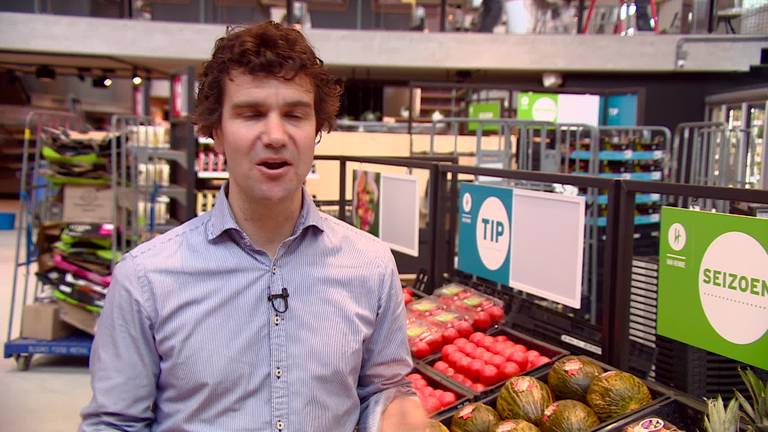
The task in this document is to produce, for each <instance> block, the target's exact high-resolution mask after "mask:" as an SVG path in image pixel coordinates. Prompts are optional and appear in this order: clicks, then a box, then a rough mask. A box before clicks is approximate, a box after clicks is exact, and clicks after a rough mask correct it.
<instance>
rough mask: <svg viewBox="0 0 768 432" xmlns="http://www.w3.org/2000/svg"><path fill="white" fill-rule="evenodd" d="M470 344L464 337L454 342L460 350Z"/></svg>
mask: <svg viewBox="0 0 768 432" xmlns="http://www.w3.org/2000/svg"><path fill="white" fill-rule="evenodd" d="M468 343H469V341H468V340H466V339H464V338H463V337H460V338H458V339H456V340H455V341H453V344H454V345H456V346H457V347H459V348H461V347H463V346H464V345H466V344H468Z"/></svg>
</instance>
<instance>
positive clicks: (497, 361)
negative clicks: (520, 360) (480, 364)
mask: <svg viewBox="0 0 768 432" xmlns="http://www.w3.org/2000/svg"><path fill="white" fill-rule="evenodd" d="M506 362H507V359H506V358H504V357H502V356H500V355H498V354H493V355H492V356H491V358H490V359H489V360H486V363H488V364H490V365H493V366H495V367H497V368H500V367H501V365H503V364H504V363H506Z"/></svg>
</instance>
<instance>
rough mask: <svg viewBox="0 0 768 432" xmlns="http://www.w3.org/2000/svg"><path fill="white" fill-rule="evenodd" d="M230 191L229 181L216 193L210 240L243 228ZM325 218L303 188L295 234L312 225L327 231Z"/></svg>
mask: <svg viewBox="0 0 768 432" xmlns="http://www.w3.org/2000/svg"><path fill="white" fill-rule="evenodd" d="M228 192H229V183H228V182H227V183H225V184H224V185H223V186H222V187H221V189H219V193H218V194H217V195H216V203H215V204H214V206H213V209H212V210H211V212H210V216H209V218H208V222H207V223H206V230H207V234H208V240H213V239H215V238H216V237H218V236H220V235H221V234H222V233H223V232H225V231H227V230H230V229H234V230H237V231H240V232H243V230H242V229H241V228H240V227H239V226H238V225H237V222H236V221H235V216H234V214H233V213H232V207H230V205H229V200H228V199H227V193H228ZM323 222H324V221H323V218H322V216H321V214H320V210H318V209H317V207H316V206H315V203H314V201H313V200H312V197H311V196H310V195H309V193H308V192H307V190H306V189H304V188H302V205H301V213H300V214H299V219H298V220H297V221H296V226H295V227H294V230H293V235H297V234H299V233H300V232H302V231H304V230H305V229H306V228H308V227H310V226H315V227H317V228H318V229H319V230H320V231H325V227H324V223H323Z"/></svg>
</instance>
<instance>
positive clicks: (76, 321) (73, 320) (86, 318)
mask: <svg viewBox="0 0 768 432" xmlns="http://www.w3.org/2000/svg"><path fill="white" fill-rule="evenodd" d="M57 304H58V305H59V316H60V317H61V320H62V321H64V322H65V323H67V324H69V325H71V326H72V327H75V328H78V329H80V330H82V331H84V332H86V333H90V334H96V321H97V320H98V319H99V316H98V315H96V314H95V313H93V312H89V311H87V310H85V309H83V308H81V307H77V306H75V305H71V304H69V303H65V302H58V303H57Z"/></svg>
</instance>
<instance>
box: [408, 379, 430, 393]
mask: <svg viewBox="0 0 768 432" xmlns="http://www.w3.org/2000/svg"><path fill="white" fill-rule="evenodd" d="M412 385H413V388H414V389H416V390H418V389H423V390H422V391H423V392H426V391H427V387H429V385H428V384H427V382H426V381H424V379H423V378H422V379H421V381H419V380H416V381H413V382H412Z"/></svg>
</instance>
